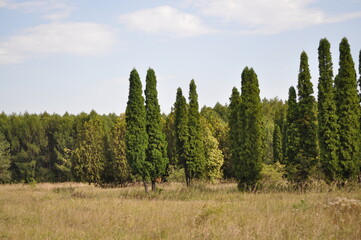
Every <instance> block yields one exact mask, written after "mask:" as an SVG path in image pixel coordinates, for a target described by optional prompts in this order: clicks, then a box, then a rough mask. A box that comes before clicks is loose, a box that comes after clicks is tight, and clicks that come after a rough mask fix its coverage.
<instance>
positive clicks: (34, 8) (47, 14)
mask: <svg viewBox="0 0 361 240" xmlns="http://www.w3.org/2000/svg"><path fill="white" fill-rule="evenodd" d="M0 7H6V8H9V9H12V10H20V11H23V12H25V13H39V14H41V15H42V17H43V18H45V19H49V20H57V19H62V18H66V17H68V16H69V15H70V13H71V12H72V11H73V9H74V7H73V6H72V5H71V4H70V3H69V2H68V1H67V0H40V1H26V2H15V1H12V0H0Z"/></svg>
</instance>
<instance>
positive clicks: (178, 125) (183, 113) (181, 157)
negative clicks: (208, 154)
mask: <svg viewBox="0 0 361 240" xmlns="http://www.w3.org/2000/svg"><path fill="white" fill-rule="evenodd" d="M174 114H175V119H174V125H175V135H176V151H177V157H178V161H179V163H180V164H182V165H183V167H184V173H185V177H186V183H187V187H189V186H190V184H191V174H190V172H189V171H190V170H189V167H188V157H189V131H188V109H187V102H186V99H185V97H184V96H183V93H182V89H181V88H178V89H177V97H176V101H175V103H174Z"/></svg>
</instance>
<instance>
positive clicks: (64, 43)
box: [0, 22, 117, 64]
mask: <svg viewBox="0 0 361 240" xmlns="http://www.w3.org/2000/svg"><path fill="white" fill-rule="evenodd" d="M116 42H117V37H116V34H115V31H114V30H113V29H111V28H109V27H107V26H104V25H100V24H95V23H87V22H82V23H73V22H68V23H51V24H43V25H39V26H37V27H34V28H29V29H26V30H25V31H23V32H21V33H20V34H18V35H15V36H12V37H10V38H9V39H7V40H6V41H3V42H0V64H9V63H20V62H22V61H24V60H25V59H27V58H31V57H38V56H46V55H50V54H75V55H100V54H104V53H106V52H109V51H110V50H112V49H113V48H114V46H115V44H116Z"/></svg>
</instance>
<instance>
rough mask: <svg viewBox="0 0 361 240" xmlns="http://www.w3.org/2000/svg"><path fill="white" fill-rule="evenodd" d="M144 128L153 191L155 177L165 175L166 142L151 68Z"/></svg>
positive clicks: (166, 160)
mask: <svg viewBox="0 0 361 240" xmlns="http://www.w3.org/2000/svg"><path fill="white" fill-rule="evenodd" d="M145 109H146V121H147V124H146V129H147V134H148V147H147V150H146V160H147V161H148V162H149V163H150V164H151V165H152V167H151V169H149V173H150V178H151V181H152V190H153V191H155V184H156V179H157V178H162V177H163V176H164V175H165V170H166V166H167V164H168V162H169V161H168V156H167V142H166V140H165V134H164V133H163V123H162V115H161V114H160V106H159V103H158V92H157V79H156V76H155V73H154V70H153V69H148V72H147V77H146V88H145Z"/></svg>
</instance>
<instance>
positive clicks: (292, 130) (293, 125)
mask: <svg viewBox="0 0 361 240" xmlns="http://www.w3.org/2000/svg"><path fill="white" fill-rule="evenodd" d="M287 105H288V109H287V114H286V124H285V128H286V130H285V141H284V142H285V145H286V146H285V163H286V169H287V173H288V177H289V178H291V175H292V172H294V170H293V166H294V165H295V161H296V160H295V159H296V155H297V153H298V148H299V142H300V136H299V131H298V128H297V95H296V90H295V88H294V87H293V86H291V87H290V89H289V91H288V101H287Z"/></svg>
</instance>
